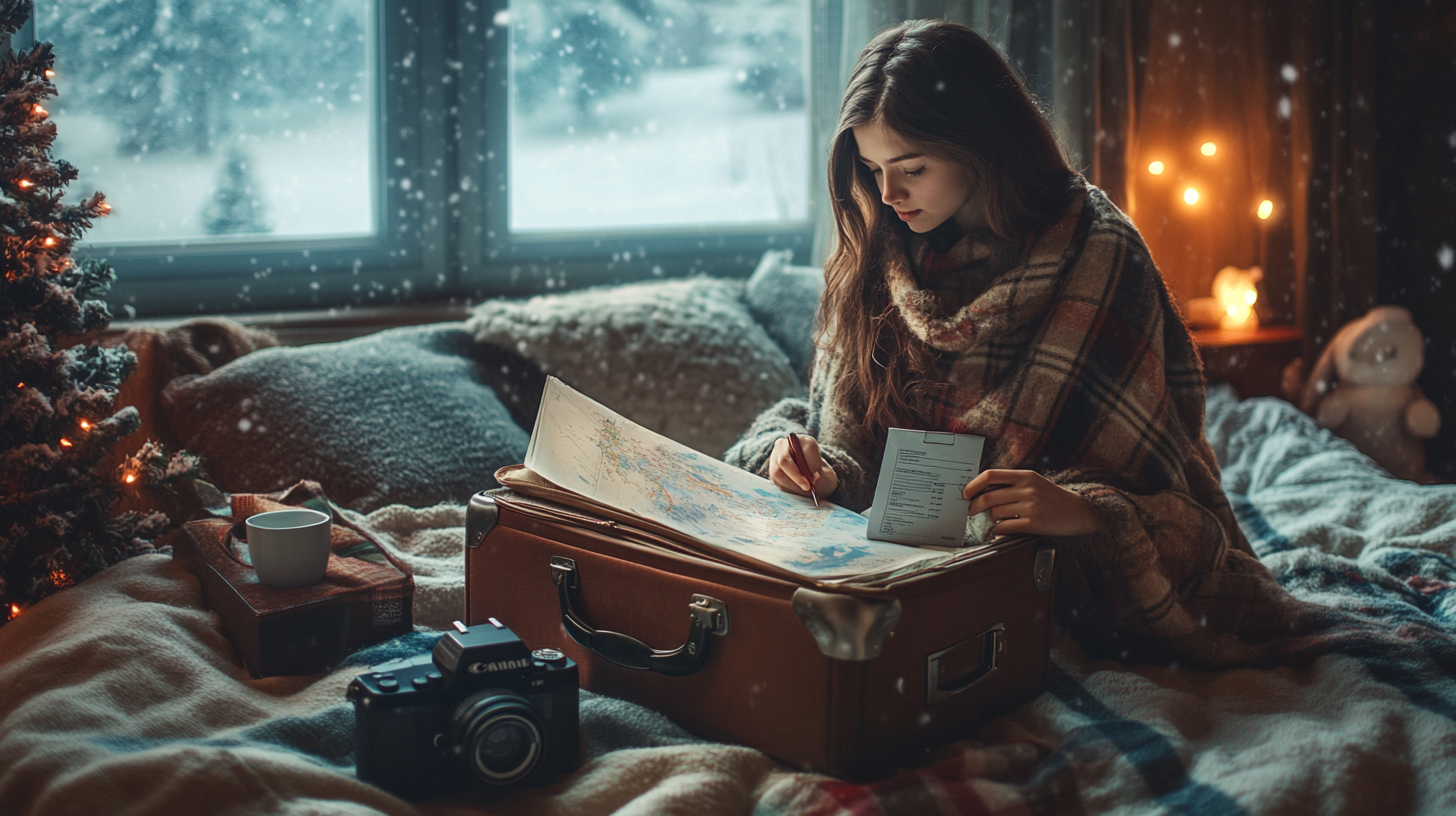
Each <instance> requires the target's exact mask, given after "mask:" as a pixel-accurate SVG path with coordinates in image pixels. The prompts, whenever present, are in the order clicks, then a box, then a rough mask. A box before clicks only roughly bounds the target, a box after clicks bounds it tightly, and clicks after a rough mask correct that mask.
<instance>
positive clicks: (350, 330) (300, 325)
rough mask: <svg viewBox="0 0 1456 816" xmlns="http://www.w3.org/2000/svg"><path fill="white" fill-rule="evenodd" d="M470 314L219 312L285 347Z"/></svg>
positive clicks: (421, 309)
mask: <svg viewBox="0 0 1456 816" xmlns="http://www.w3.org/2000/svg"><path fill="white" fill-rule="evenodd" d="M469 313H470V304H467V303H464V302H458V301H457V302H450V301H439V302H433V303H410V304H401V305H390V306H364V307H354V308H339V309H318V310H309V311H286V312H285V311H273V312H256V313H249V314H227V315H219V316H220V317H225V318H226V319H228V320H233V321H236V322H238V323H242V324H243V325H245V326H251V327H253V328H258V329H267V330H268V331H270V332H272V333H273V334H274V336H275V337H277V338H278V342H279V343H281V344H282V345H285V346H302V345H308V344H310V343H333V342H337V341H339V340H348V339H350V338H353V337H361V336H363V335H366V334H373V333H374V332H377V331H380V330H382V329H391V328H395V327H398V326H417V325H421V324H425V323H441V322H447V321H452V320H464V319H465V318H466V317H467V316H469ZM210 316H211V315H187V316H185V317H171V318H157V319H152V320H114V321H112V323H111V326H110V327H109V328H108V329H107V330H106V331H105V332H103V333H102V336H103V337H107V336H112V335H121V334H123V333H125V332H126V331H127V330H129V329H134V328H150V329H157V330H160V331H165V330H167V329H170V328H173V327H176V326H179V325H181V324H183V323H186V322H187V321H189V320H196V319H198V318H200V317H210Z"/></svg>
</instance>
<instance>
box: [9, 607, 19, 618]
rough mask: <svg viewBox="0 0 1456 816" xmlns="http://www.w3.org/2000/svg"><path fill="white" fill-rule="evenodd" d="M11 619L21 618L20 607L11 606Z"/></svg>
mask: <svg viewBox="0 0 1456 816" xmlns="http://www.w3.org/2000/svg"><path fill="white" fill-rule="evenodd" d="M10 617H12V618H18V617H20V607H18V606H16V605H15V604H11V605H10Z"/></svg>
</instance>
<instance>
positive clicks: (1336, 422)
mask: <svg viewBox="0 0 1456 816" xmlns="http://www.w3.org/2000/svg"><path fill="white" fill-rule="evenodd" d="M1424 351H1425V340H1424V338H1423V337H1422V335H1421V330H1420V329H1419V328H1417V327H1416V324H1415V322H1414V321H1412V320H1411V315H1410V312H1409V311H1407V310H1405V309H1403V308H1401V307H1399V306H1376V307H1375V308H1373V309H1371V310H1370V311H1369V312H1368V313H1367V314H1366V315H1365V316H1364V317H1361V318H1359V319H1358V320H1353V321H1351V322H1349V323H1347V324H1345V325H1344V326H1342V327H1341V328H1340V330H1339V331H1338V332H1337V333H1336V334H1335V337H1334V339H1333V340H1331V341H1330V343H1329V345H1328V346H1326V347H1325V350H1324V353H1323V354H1321V355H1320V358H1319V362H1318V363H1317V364H1316V365H1315V367H1314V370H1313V371H1312V372H1310V375H1309V379H1308V381H1306V382H1305V383H1304V385H1303V388H1302V389H1300V388H1298V387H1297V379H1298V370H1299V369H1300V368H1302V367H1303V366H1302V361H1295V365H1293V366H1291V371H1286V390H1287V391H1289V392H1291V396H1293V397H1297V398H1296V399H1293V400H1292V401H1294V402H1295V403H1296V404H1297V405H1298V406H1299V408H1300V409H1301V410H1303V411H1304V412H1305V413H1307V414H1310V415H1311V416H1313V417H1314V418H1315V420H1316V421H1317V422H1319V424H1321V425H1323V426H1324V427H1326V428H1328V429H1330V430H1331V431H1333V432H1334V433H1336V434H1338V435H1340V436H1342V437H1344V438H1346V439H1348V440H1350V441H1351V442H1353V443H1354V444H1355V447H1356V448H1359V449H1360V452H1361V453H1364V454H1365V455H1366V456H1369V457H1370V458H1371V459H1374V460H1375V462H1376V464H1378V465H1380V466H1381V467H1382V468H1385V470H1387V471H1388V472H1389V473H1390V474H1391V475H1392V476H1395V477H1397V478H1400V479H1410V480H1412V481H1430V480H1431V477H1430V475H1429V474H1427V473H1426V447H1425V442H1424V440H1426V439H1430V438H1431V437H1433V436H1435V435H1436V432H1437V431H1439V430H1440V428H1441V415H1440V412H1439V411H1437V409H1436V405H1435V403H1433V402H1431V401H1430V400H1429V399H1427V398H1426V396H1425V394H1423V393H1422V392H1421V389H1420V387H1419V386H1417V385H1416V377H1417V376H1419V375H1420V373H1421V367H1422V365H1423V364H1424ZM1296 391H1297V393H1293V392H1296Z"/></svg>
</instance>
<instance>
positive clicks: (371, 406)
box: [161, 323, 544, 512]
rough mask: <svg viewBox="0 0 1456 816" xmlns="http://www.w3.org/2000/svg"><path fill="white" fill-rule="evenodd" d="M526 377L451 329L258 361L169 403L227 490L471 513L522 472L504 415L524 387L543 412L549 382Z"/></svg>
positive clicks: (200, 383)
mask: <svg viewBox="0 0 1456 816" xmlns="http://www.w3.org/2000/svg"><path fill="white" fill-rule="evenodd" d="M529 368H531V364H530V363H529V362H527V361H524V360H520V359H519V358H517V357H516V356H515V355H514V354H513V353H511V352H508V351H502V350H499V349H491V348H488V347H480V346H478V345H477V344H476V343H475V342H474V341H473V340H472V339H471V337H470V335H469V334H468V333H467V332H466V331H465V329H464V326H463V324H461V323H443V324H437V325H434V326H425V327H410V328H403V329H391V330H389V331H383V332H379V333H377V334H373V335H369V336H366V337H361V338H357V339H354V340H347V341H344V342H341V343H323V344H318V345H310V346H299V347H278V348H266V349H261V350H259V351H255V352H253V353H251V354H247V355H244V356H242V357H239V358H238V359H236V360H233V361H232V362H230V363H228V364H226V365H223V366H221V367H219V368H217V369H216V370H214V371H212V372H211V373H208V374H205V375H202V376H190V377H179V378H177V379H176V380H173V381H172V382H171V383H169V384H168V385H167V387H166V388H165V389H163V391H162V397H161V403H162V411H163V413H164V415H165V419H166V421H167V423H168V428H169V431H170V433H171V435H172V436H173V437H175V439H176V441H177V443H179V444H180V445H181V446H182V447H184V448H185V449H187V450H189V451H191V452H193V453H197V454H201V455H202V457H203V460H204V466H205V467H206V469H207V472H208V475H209V476H210V477H211V478H212V479H213V481H214V482H215V483H216V484H217V485H218V487H221V488H222V489H224V490H228V491H234V492H240V491H247V492H257V491H271V490H277V489H281V488H285V487H289V486H291V485H293V484H294V483H296V482H298V481H299V480H300V479H313V480H316V481H318V482H319V483H320V484H322V485H323V488H324V491H325V492H326V493H327V494H328V496H329V498H331V499H333V500H335V501H337V502H339V503H341V504H343V505H345V506H348V507H352V508H354V509H357V510H362V511H366V512H367V511H370V510H373V509H375V508H378V507H382V506H385V505H388V504H394V503H400V504H408V505H411V506H415V507H423V506H429V505H433V504H437V503H439V502H444V501H449V502H456V503H463V502H465V501H466V500H468V499H469V498H470V496H471V494H473V493H475V492H476V491H478V490H484V489H486V488H490V487H495V486H496V482H495V479H494V477H493V474H494V473H495V471H496V469H497V468H499V467H502V466H504V465H509V464H516V463H519V462H520V461H521V460H522V458H523V457H524V456H525V452H526V441H527V434H526V431H525V430H523V429H522V428H521V426H520V425H519V424H518V423H517V422H516V421H514V420H513V419H512V416H511V412H510V411H509V409H508V406H507V403H509V402H511V400H510V397H513V396H514V397H519V396H520V394H519V393H516V392H514V391H512V390H511V386H512V384H513V383H519V382H520V381H521V379H522V378H524V380H525V381H526V382H527V383H528V385H527V386H524V387H527V388H532V389H537V390H535V392H534V394H535V399H536V400H539V399H540V396H539V393H540V392H539V388H540V383H542V382H544V377H542V376H541V375H540V374H539V372H536V377H535V381H534V382H532V381H531V380H532V376H531V372H530V371H529V370H527V369H529ZM492 385H495V386H497V387H499V388H500V390H501V391H502V392H503V394H504V395H505V396H506V397H507V403H503V402H502V399H501V398H500V397H499V396H497V388H493V387H492ZM517 402H519V400H517ZM525 413H526V411H525V410H524V409H523V410H518V414H520V415H521V416H524V415H525Z"/></svg>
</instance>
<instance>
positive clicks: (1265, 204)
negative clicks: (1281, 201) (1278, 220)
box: [1259, 198, 1274, 221]
mask: <svg viewBox="0 0 1456 816" xmlns="http://www.w3.org/2000/svg"><path fill="white" fill-rule="evenodd" d="M1273 214H1274V202H1272V201H1270V200H1269V199H1267V198H1266V199H1264V200H1263V201H1260V202H1259V219H1260V220H1262V221H1268V220H1269V216H1271V215H1273Z"/></svg>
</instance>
